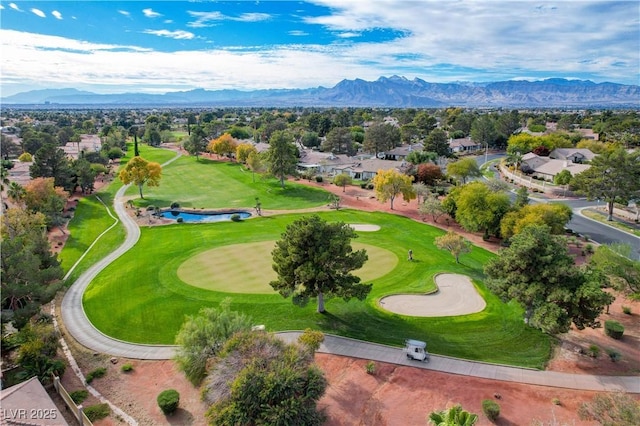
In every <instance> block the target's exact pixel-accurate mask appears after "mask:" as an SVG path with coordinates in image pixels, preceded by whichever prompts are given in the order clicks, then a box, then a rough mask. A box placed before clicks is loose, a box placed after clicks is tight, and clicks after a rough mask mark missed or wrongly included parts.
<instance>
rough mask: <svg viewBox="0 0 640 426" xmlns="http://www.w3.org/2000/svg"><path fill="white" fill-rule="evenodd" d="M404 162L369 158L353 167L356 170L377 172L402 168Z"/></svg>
mask: <svg viewBox="0 0 640 426" xmlns="http://www.w3.org/2000/svg"><path fill="white" fill-rule="evenodd" d="M402 164H403V163H401V162H399V161H393V160H380V159H377V158H370V159H368V160H362V161H361V162H360V163H358V164H356V165H355V166H354V167H352V168H351V169H352V170H353V171H354V172H370V173H376V172H377V171H378V170H389V169H396V170H400V167H401V166H402Z"/></svg>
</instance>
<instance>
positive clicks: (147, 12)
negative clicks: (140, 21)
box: [142, 8, 162, 18]
mask: <svg viewBox="0 0 640 426" xmlns="http://www.w3.org/2000/svg"><path fill="white" fill-rule="evenodd" d="M142 13H143V14H144V16H146V17H147V18H157V17H159V16H162V14H161V13H158V12H155V11H154V10H153V9H151V8H149V9H142Z"/></svg>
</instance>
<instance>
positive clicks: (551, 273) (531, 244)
mask: <svg viewBox="0 0 640 426" xmlns="http://www.w3.org/2000/svg"><path fill="white" fill-rule="evenodd" d="M484 271H485V274H486V275H487V277H488V278H487V281H486V283H487V287H488V288H489V289H490V290H491V291H492V292H493V293H494V294H496V295H498V296H499V297H500V298H502V299H503V300H505V301H509V300H515V301H516V302H518V303H520V305H522V307H523V308H524V310H525V314H524V315H525V316H524V319H525V322H526V323H527V324H529V325H530V326H532V327H535V328H539V329H540V330H542V331H544V332H547V333H551V334H556V333H563V332H566V331H568V330H569V327H570V325H571V323H572V322H573V323H574V324H575V325H576V327H578V328H584V327H587V326H594V325H595V324H596V320H597V318H598V316H599V315H600V314H601V313H602V310H603V308H604V307H605V306H606V305H608V304H610V303H611V302H612V301H613V296H611V295H610V294H608V293H606V292H604V291H602V289H601V286H602V285H603V284H604V283H605V279H604V276H603V275H602V274H600V273H598V271H597V270H595V269H593V268H588V267H586V268H578V267H576V265H575V263H574V260H573V258H572V257H571V256H569V254H568V251H567V244H566V241H565V239H564V238H562V237H560V236H556V235H552V234H551V233H550V232H549V227H547V226H546V225H530V226H527V227H526V228H524V229H523V230H522V232H520V233H519V234H518V235H515V236H514V237H513V238H512V240H511V245H510V246H509V247H507V248H504V249H502V250H501V251H500V253H499V255H498V257H496V258H494V259H492V260H490V261H489V262H488V263H487V264H486V265H485V268H484Z"/></svg>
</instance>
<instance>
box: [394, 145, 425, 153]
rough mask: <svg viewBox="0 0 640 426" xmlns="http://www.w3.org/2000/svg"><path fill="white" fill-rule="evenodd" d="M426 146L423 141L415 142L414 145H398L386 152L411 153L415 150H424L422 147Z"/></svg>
mask: <svg viewBox="0 0 640 426" xmlns="http://www.w3.org/2000/svg"><path fill="white" fill-rule="evenodd" d="M423 148H424V145H422V144H421V143H414V144H412V145H402V146H397V147H395V148H393V149H391V150H389V151H386V152H385V154H387V155H409V153H411V152H413V151H422V149H423Z"/></svg>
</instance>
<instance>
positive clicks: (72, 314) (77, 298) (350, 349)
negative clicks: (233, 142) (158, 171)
mask: <svg viewBox="0 0 640 426" xmlns="http://www.w3.org/2000/svg"><path fill="white" fill-rule="evenodd" d="M178 157H179V156H178ZM178 157H175V158H173V159H172V160H170V161H169V162H167V163H164V164H163V166H165V165H167V164H169V163H170V162H171V161H174V160H176V159H177V158H178ZM127 188H128V186H123V187H122V188H120V190H119V191H118V192H117V193H116V196H115V200H114V209H115V212H116V214H117V215H118V218H119V219H120V220H121V221H122V223H123V225H124V226H125V229H126V232H127V236H126V239H125V242H124V243H123V244H122V245H121V246H120V247H118V248H117V249H116V250H115V251H114V252H112V253H110V254H109V255H107V256H106V257H105V258H103V259H102V260H101V261H99V262H97V263H96V264H95V265H93V266H92V267H91V268H89V269H88V270H87V271H85V272H84V273H83V274H82V275H81V276H80V277H79V278H78V279H77V280H76V282H75V283H74V284H73V285H72V286H71V287H70V288H69V290H67V293H66V294H65V296H64V299H63V300H62V307H61V314H62V320H63V321H64V324H65V327H66V328H67V331H68V332H69V333H70V334H71V335H72V336H73V337H74V338H75V339H76V340H77V341H78V342H79V343H80V344H82V345H83V346H85V347H87V348H89V349H91V350H93V351H96V352H101V353H106V354H109V355H113V356H117V357H123V358H133V359H147V360H165V359H171V358H172V357H173V356H174V354H175V351H176V346H170V345H142V344H134V343H128V342H124V341H121V340H116V339H113V338H111V337H109V336H106V335H105V334H103V333H101V332H100V331H98V330H97V329H96V328H95V327H94V326H93V325H92V324H91V322H90V321H89V319H88V318H87V316H86V314H85V312H84V309H83V307H82V295H83V293H84V291H85V289H86V288H87V286H88V285H89V283H90V282H91V281H92V280H93V279H94V278H95V277H96V276H97V275H98V274H99V273H100V272H101V271H102V270H103V269H104V268H106V267H107V266H108V265H109V264H110V263H111V262H113V261H115V260H116V259H117V258H118V257H120V256H121V255H122V254H124V253H125V252H126V251H127V250H129V249H130V248H132V247H133V246H134V245H135V244H136V243H137V241H138V239H139V238H140V229H139V228H138V226H137V224H136V223H135V221H134V220H133V219H132V218H131V217H130V216H129V215H128V214H127V211H126V209H125V204H124V202H123V197H124V193H125V191H126V190H127ZM299 335H300V332H282V333H278V336H280V337H281V338H282V339H284V340H285V341H289V342H293V341H295V340H297V338H298V336H299ZM318 352H323V353H329V354H334V355H342V356H348V357H354V358H362V359H368V360H372V361H379V362H388V363H391V364H398V365H406V366H410V367H416V368H424V369H429V370H434V371H441V372H445V373H452V374H461V375H467V376H474V377H481V378H486V379H491V380H504V381H510V382H518V383H527V384H532V385H542V386H553V387H560V388H568V389H582V390H595V391H612V390H624V391H626V392H630V393H640V377H637V376H589V375H581V374H567V373H557V372H551V371H538V370H531V369H523V368H517V367H508V366H501V365H495V364H486V363H481V362H474V361H466V360H461V359H455V358H450V357H445V356H438V355H431V361H430V362H428V363H423V362H418V361H410V360H408V359H407V358H406V355H405V354H404V352H403V351H402V349H401V348H397V347H392V346H386V345H380V344H376V343H369V342H364V341H360V340H354V339H348V338H345V337H339V336H333V335H326V337H325V341H324V343H323V344H322V345H321V346H320V349H319V351H318Z"/></svg>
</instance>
